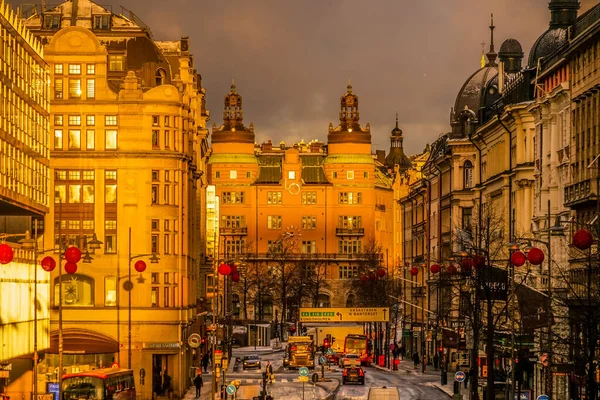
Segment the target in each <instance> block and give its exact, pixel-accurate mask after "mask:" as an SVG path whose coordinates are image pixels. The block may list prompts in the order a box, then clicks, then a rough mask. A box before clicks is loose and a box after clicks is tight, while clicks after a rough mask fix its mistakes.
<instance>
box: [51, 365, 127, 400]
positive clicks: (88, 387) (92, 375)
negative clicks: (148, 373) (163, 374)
mask: <svg viewBox="0 0 600 400" xmlns="http://www.w3.org/2000/svg"><path fill="white" fill-rule="evenodd" d="M61 392H62V400H83V399H85V400H88V399H89V400H135V381H134V379H133V371H132V370H130V369H121V368H105V369H95V370H90V371H84V372H76V373H73V374H65V375H63V381H62V391H61Z"/></svg>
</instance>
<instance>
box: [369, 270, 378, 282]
mask: <svg viewBox="0 0 600 400" xmlns="http://www.w3.org/2000/svg"><path fill="white" fill-rule="evenodd" d="M375 279H377V275H375V274H374V273H373V272H369V280H371V281H374V280H375Z"/></svg>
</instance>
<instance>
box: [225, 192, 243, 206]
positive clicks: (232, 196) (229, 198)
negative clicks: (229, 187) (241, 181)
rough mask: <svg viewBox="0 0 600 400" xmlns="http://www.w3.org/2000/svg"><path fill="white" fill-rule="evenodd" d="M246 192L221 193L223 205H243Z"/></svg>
mask: <svg viewBox="0 0 600 400" xmlns="http://www.w3.org/2000/svg"><path fill="white" fill-rule="evenodd" d="M244 193H245V192H223V193H221V203H223V204H243V203H244V197H245V196H244Z"/></svg>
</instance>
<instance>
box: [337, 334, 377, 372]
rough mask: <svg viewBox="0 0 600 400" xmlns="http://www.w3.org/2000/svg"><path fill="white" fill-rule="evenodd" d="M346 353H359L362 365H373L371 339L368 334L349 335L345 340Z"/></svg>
mask: <svg viewBox="0 0 600 400" xmlns="http://www.w3.org/2000/svg"><path fill="white" fill-rule="evenodd" d="M344 354H357V355H358V356H359V357H360V363H361V364H362V365H367V366H368V365H371V362H372V361H373V360H372V358H371V356H370V355H369V339H368V338H367V336H366V335H348V336H346V339H345V340H344Z"/></svg>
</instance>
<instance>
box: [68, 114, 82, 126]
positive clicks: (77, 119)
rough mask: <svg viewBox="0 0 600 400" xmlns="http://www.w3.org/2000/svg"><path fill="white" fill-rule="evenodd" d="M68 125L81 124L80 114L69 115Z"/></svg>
mask: <svg viewBox="0 0 600 400" xmlns="http://www.w3.org/2000/svg"><path fill="white" fill-rule="evenodd" d="M69 125H70V126H79V125H81V116H80V115H69Z"/></svg>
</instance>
